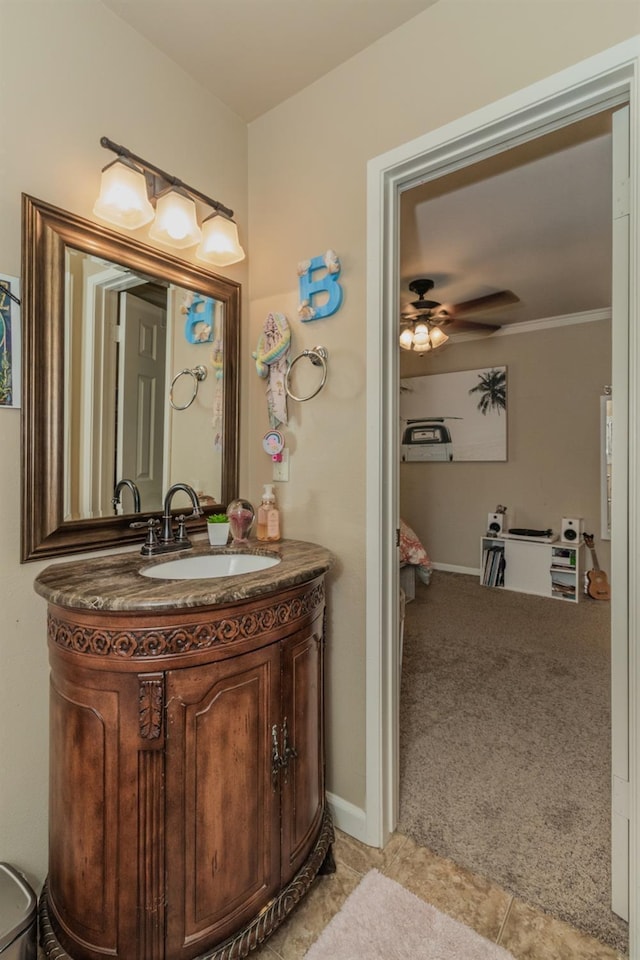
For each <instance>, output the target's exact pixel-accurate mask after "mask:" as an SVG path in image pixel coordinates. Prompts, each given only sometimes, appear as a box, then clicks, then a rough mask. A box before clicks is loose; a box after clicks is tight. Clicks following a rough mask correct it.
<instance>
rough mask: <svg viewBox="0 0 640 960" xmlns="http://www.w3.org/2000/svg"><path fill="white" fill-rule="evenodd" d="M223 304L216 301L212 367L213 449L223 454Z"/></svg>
mask: <svg viewBox="0 0 640 960" xmlns="http://www.w3.org/2000/svg"><path fill="white" fill-rule="evenodd" d="M222 327H223V324H222V304H221V303H218V302H217V301H216V308H215V320H214V334H213V343H212V345H211V366H212V367H213V371H214V374H215V378H216V379H215V384H214V387H213V417H212V420H211V423H212V426H213V449H214V450H215V451H216V453H222V440H223V423H224V341H223V338H222Z"/></svg>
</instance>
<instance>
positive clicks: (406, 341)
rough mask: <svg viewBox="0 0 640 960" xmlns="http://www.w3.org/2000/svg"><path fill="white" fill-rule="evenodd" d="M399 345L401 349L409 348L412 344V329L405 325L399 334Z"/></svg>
mask: <svg viewBox="0 0 640 960" xmlns="http://www.w3.org/2000/svg"><path fill="white" fill-rule="evenodd" d="M400 346H401V347H402V349H403V350H411V347H412V346H413V331H412V330H411V328H410V327H407V329H406V330H403V331H402V333H401V334H400Z"/></svg>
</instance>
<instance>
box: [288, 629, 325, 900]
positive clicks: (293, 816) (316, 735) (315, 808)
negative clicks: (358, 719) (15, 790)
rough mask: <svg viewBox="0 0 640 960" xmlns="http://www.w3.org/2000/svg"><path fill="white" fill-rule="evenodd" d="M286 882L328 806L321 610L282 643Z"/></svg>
mask: <svg viewBox="0 0 640 960" xmlns="http://www.w3.org/2000/svg"><path fill="white" fill-rule="evenodd" d="M282 658H283V660H282V664H283V666H282V743H283V747H282V755H283V758H285V759H286V757H287V751H288V750H290V751H293V753H290V754H288V756H289V761H288V763H286V766H284V767H283V768H282V770H281V775H280V779H281V789H282V883H283V884H285V883H288V881H289V880H290V879H291V877H293V875H294V874H295V873H296V871H297V870H298V869H299V868H300V867H301V866H302V864H303V863H304V861H305V860H306V858H307V856H308V854H309V852H310V850H311V847H312V845H313V843H314V840H315V838H316V836H317V832H318V830H319V828H320V821H321V819H322V813H323V810H324V761H323V756H324V750H323V640H322V615H319V616H318V617H316V619H315V620H314V621H313V623H312V624H311V626H310V627H309V628H308V629H306V630H305V631H301V632H299V633H297V634H295V635H294V636H292V637H290V638H289V639H288V640H286V641H285V642H284V644H283V648H282Z"/></svg>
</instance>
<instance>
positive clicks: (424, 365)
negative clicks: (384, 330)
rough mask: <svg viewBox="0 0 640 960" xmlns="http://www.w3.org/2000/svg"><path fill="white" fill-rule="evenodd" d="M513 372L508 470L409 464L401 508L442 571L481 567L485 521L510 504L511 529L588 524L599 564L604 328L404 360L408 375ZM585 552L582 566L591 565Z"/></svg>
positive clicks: (606, 366)
mask: <svg viewBox="0 0 640 960" xmlns="http://www.w3.org/2000/svg"><path fill="white" fill-rule="evenodd" d="M492 366H506V367H507V391H508V394H507V462H506V463H499V462H494V463H473V462H468V463H403V464H402V465H401V467H400V510H401V514H402V516H403V517H404V519H405V520H406V522H407V523H408V524H409V526H411V527H412V528H413V529H414V530H415V532H416V533H417V534H418V536H419V537H420V539H421V540H422V542H423V543H424V545H425V547H426V549H427V551H428V553H429V555H430V557H431V559H432V560H433V561H434V562H435V563H436V564H437V563H442V564H452V565H454V566H460V567H471V568H477V567H478V565H479V562H480V547H479V540H480V537H481V536H483V535H484V534H485V533H486V529H487V514H488V513H490V512H492V511H493V510H495V508H496V506H497V505H498V504H499V503H501V504H506V506H507V507H508V512H507V517H508V522H509V525H510V526H514V527H531V528H534V529H537V530H540V529H546V528H547V527H551V528H552V529H553V530H555V531H556V532H558V531H559V530H560V521H561V520H562V518H563V517H582V518H583V519H584V521H585V529H586V530H587V532H589V533H594V534H595V537H596V544H597V554H598V560H599V561H600V565H601V566H602V568H603V569H605V570H610V569H611V566H610V562H609V561H610V558H609V553H610V551H609V546H610V545H609V542H606V543H604V542H603V543H600V396H601V395H602V393H603V387H604V386H605V384H609V383H611V324H610V322H609V321H607V320H601V321H599V322H593V323H583V324H575V325H572V326H565V327H560V328H559V329H556V330H544V331H540V332H535V333H524V334H516V335H510V336H504V337H490V338H488V339H486V340H471V341H467V342H463V343H458V344H452V345H451V346H450V345H449V344H447V346H446V347H444V348H442V350H441V351H440V353H434V355H433V357H425V358H423V359H421V358H420V357H419V356H416V355H415V354H410V355H408V354H405V355H404V356H403V357H402V364H401V371H402V375H403V376H407V377H411V376H416V375H425V374H427V373H430V374H438V373H451V372H453V371H457V370H476V369H482V368H485V367H492ZM586 556H587V555H586V554H585V558H586Z"/></svg>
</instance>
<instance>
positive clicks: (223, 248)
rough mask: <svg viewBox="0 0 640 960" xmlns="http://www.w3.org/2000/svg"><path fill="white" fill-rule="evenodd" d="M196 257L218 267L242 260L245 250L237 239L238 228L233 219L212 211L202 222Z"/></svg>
mask: <svg viewBox="0 0 640 960" xmlns="http://www.w3.org/2000/svg"><path fill="white" fill-rule="evenodd" d="M196 257H197V258H198V259H199V260H204V261H206V262H207V263H214V264H216V266H218V267H227V266H229V264H231V263H238V261H239V260H244V258H245V252H244V250H243V249H242V247H241V246H240V241H239V240H238V228H237V226H236V224H235V223H234V222H233V220H227V218H226V217H223V216H221V215H220V214H219V213H214V214H213V215H212V216H210V217H207V219H206V220H205V221H204V223H203V224H202V241H201V243H200V246H199V247H198V249H197V250H196Z"/></svg>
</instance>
